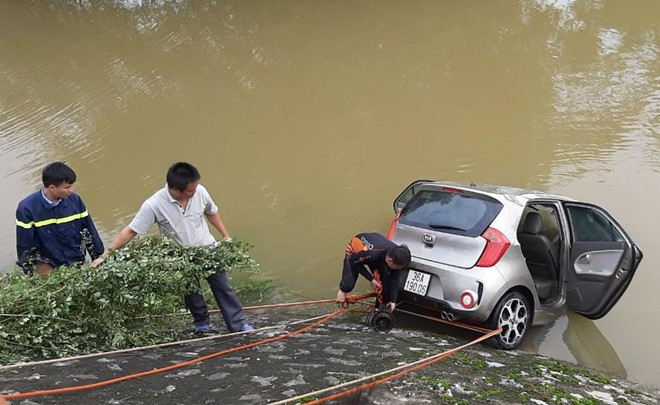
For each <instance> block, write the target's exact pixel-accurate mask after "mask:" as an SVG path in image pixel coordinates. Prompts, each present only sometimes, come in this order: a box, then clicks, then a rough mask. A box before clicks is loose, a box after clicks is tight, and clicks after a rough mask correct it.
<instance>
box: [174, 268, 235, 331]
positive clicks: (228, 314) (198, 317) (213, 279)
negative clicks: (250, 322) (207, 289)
mask: <svg viewBox="0 0 660 405" xmlns="http://www.w3.org/2000/svg"><path fill="white" fill-rule="evenodd" d="M206 281H208V282H209V285H210V286H211V292H212V293H213V296H214V297H215V302H216V303H217V304H218V308H220V312H221V313H222V317H223V318H224V320H225V323H226V324H227V329H229V331H230V332H237V331H239V330H240V329H241V327H242V326H243V325H245V323H246V322H245V316H244V315H243V310H242V308H241V304H240V303H239V302H238V297H236V293H235V292H234V289H233V288H231V287H230V286H229V280H227V273H226V272H225V271H224V270H218V271H216V272H215V274H213V275H212V276H209V277H208V278H207V279H206ZM184 301H185V303H186V307H188V309H189V310H190V313H191V314H192V316H193V320H194V322H195V325H198V324H201V323H208V321H209V311H208V307H207V306H206V301H204V297H203V296H202V294H200V293H192V294H188V295H186V296H185V298H184Z"/></svg>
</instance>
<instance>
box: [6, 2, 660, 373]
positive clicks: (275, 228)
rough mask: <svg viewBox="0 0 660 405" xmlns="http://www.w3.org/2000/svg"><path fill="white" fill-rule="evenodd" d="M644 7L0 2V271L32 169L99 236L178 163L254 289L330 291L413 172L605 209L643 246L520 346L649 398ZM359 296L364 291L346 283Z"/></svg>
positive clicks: (651, 179) (656, 217) (651, 101)
mask: <svg viewBox="0 0 660 405" xmlns="http://www.w3.org/2000/svg"><path fill="white" fill-rule="evenodd" d="M659 128H660V2H657V1H655V0H646V1H644V0H640V1H635V2H629V1H623V0H620V1H596V0H585V1H579V2H578V1H572V0H554V1H553V0H525V1H513V0H507V1H504V0H502V1H444V0H441V1H417V2H399V1H366V0H365V1H360V2H354V1H332V2H316V1H299V0H290V1H278V2H274V1H270V0H261V1H172V2H165V1H151V2H148V1H129V0H126V1H91V0H87V1H65V0H60V1H55V0H53V1H50V2H48V1H19V0H14V1H11V0H8V1H2V2H0V170H1V171H2V175H1V176H0V190H2V192H1V193H0V202H2V207H4V208H3V209H2V213H1V214H0V268H3V269H8V268H10V267H11V266H12V263H13V262H14V261H15V259H16V253H15V248H14V246H15V224H14V210H15V207H16V204H17V203H18V202H19V201H20V200H21V199H22V198H23V197H24V196H26V195H27V194H28V193H30V192H32V191H34V190H37V189H38V188H39V184H40V171H41V169H42V168H43V166H44V165H46V164H47V163H49V162H51V161H55V160H64V161H66V162H68V163H69V164H70V165H71V166H72V167H73V168H74V169H75V170H76V172H77V174H78V181H77V182H76V191H77V192H78V193H79V194H81V196H82V197H83V199H84V201H85V203H86V205H87V207H88V209H89V212H90V213H91V215H92V217H93V218H94V221H95V222H96V224H97V227H98V228H99V230H100V232H101V233H102V236H103V238H104V240H105V241H106V242H108V241H109V240H110V238H111V237H112V235H114V233H115V232H117V231H118V230H119V229H121V228H122V227H123V226H125V225H126V224H127V223H128V222H129V221H130V219H131V218H132V216H133V215H134V213H135V212H136V210H137V208H138V207H139V206H140V204H141V203H142V201H144V200H145V199H146V198H147V197H148V196H150V195H151V194H152V193H153V192H155V191H156V190H157V189H159V188H161V187H162V186H163V185H164V183H165V172H166V170H167V167H168V166H169V165H170V164H171V163H173V162H175V161H181V160H183V161H190V162H192V163H193V164H195V165H196V166H197V167H198V168H199V169H200V171H201V174H202V183H203V184H204V185H205V186H206V187H207V188H208V189H209V191H210V193H211V195H212V196H213V197H214V198H215V200H216V202H217V204H218V205H219V206H220V209H221V215H222V217H223V219H224V221H225V224H226V225H227V227H228V229H229V231H230V233H231V234H232V235H233V236H234V237H236V238H240V239H244V240H247V241H250V242H252V243H253V244H254V245H255V246H256V247H255V249H254V251H253V254H254V256H255V258H256V259H257V260H258V261H259V262H260V263H261V266H262V267H261V269H262V272H263V274H264V275H265V276H266V277H270V278H273V279H275V280H277V282H278V283H280V284H281V285H283V286H284V287H286V288H288V289H290V290H292V291H295V292H297V293H299V294H300V295H302V296H307V297H310V298H321V297H332V296H334V294H335V292H336V285H337V283H338V279H339V274H340V268H341V259H342V256H343V250H344V247H345V244H346V243H347V241H348V239H349V238H350V237H351V236H352V235H354V234H355V233H358V232H361V231H370V230H375V231H381V232H386V230H387V227H388V224H389V221H390V219H391V217H392V215H393V211H392V206H391V203H392V200H393V198H394V197H395V196H396V195H397V194H398V193H399V192H400V191H401V190H402V189H403V187H405V186H406V185H407V184H408V183H410V182H411V181H412V180H414V179H417V178H428V179H446V180H457V181H465V182H477V183H491V184H504V185H511V186H518V187H526V188H534V189H539V190H543V191H549V192H553V193H560V194H566V195H569V196H571V197H574V198H576V199H580V200H587V201H590V202H594V203H596V204H598V205H601V206H602V207H604V208H606V209H607V210H608V211H609V212H610V213H611V214H612V215H613V216H614V217H615V218H617V220H618V221H619V222H620V223H621V224H622V225H623V227H624V228H625V229H626V231H627V232H628V233H629V234H630V235H631V236H632V238H633V239H634V240H635V242H636V243H637V244H638V245H639V246H640V247H641V249H642V250H643V251H644V253H645V258H644V261H643V262H642V264H641V266H640V268H639V269H638V272H637V274H636V276H635V278H634V280H633V282H632V284H631V285H630V287H629V289H628V291H627V292H626V294H625V295H624V296H623V298H622V299H621V300H620V301H619V303H618V304H617V306H616V307H615V308H614V309H613V310H612V311H611V312H610V313H609V314H608V315H607V316H606V317H605V318H603V319H601V320H598V321H595V322H593V321H589V320H586V319H585V318H582V317H580V316H574V315H566V316H562V317H560V318H559V319H557V321H556V322H554V323H553V324H551V325H548V326H547V327H538V328H533V329H532V333H531V335H530V336H529V338H528V340H527V341H526V342H525V345H524V347H523V349H524V350H528V351H533V352H538V353H542V354H545V355H548V356H552V357H555V358H559V359H564V360H569V361H573V362H576V363H579V364H582V365H586V366H590V367H594V368H597V369H600V370H606V371H609V372H612V373H614V374H616V375H619V376H621V377H627V378H630V379H632V380H635V381H638V382H642V383H646V384H651V385H655V386H658V385H660V354H659V353H660V351H659V350H658V346H657V337H656V336H657V335H658V334H659V333H660V326H659V325H660V323H659V322H658V319H659V317H658V306H659V305H660V298H659V294H658V293H657V291H658V290H657V288H658V287H657V286H658V285H660V272H658V271H657V269H658V267H659V265H660V257H659V256H658V253H657V250H656V243H657V239H658V227H659V225H660V213H658V211H657V210H658V206H659V205H660V187H658V184H660V154H659V153H658V152H659V149H660V133H659V131H660V130H659ZM360 285H361V287H362V288H364V287H365V286H366V284H364V283H362V284H360Z"/></svg>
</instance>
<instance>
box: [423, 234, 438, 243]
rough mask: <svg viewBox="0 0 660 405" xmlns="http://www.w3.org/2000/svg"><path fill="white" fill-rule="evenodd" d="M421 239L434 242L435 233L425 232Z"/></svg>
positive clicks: (425, 241)
mask: <svg viewBox="0 0 660 405" xmlns="http://www.w3.org/2000/svg"><path fill="white" fill-rule="evenodd" d="M422 241H423V242H424V243H427V244H429V245H431V244H433V242H435V235H431V234H430V233H425V234H424V236H422Z"/></svg>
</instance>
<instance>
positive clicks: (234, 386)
mask: <svg viewBox="0 0 660 405" xmlns="http://www.w3.org/2000/svg"><path fill="white" fill-rule="evenodd" d="M334 309H335V308H334V307H333V306H330V305H326V306H323V307H314V308H304V309H287V310H284V311H282V310H278V311H273V310H267V311H260V312H258V313H253V314H251V322H253V323H254V325H255V327H263V326H269V325H275V324H278V323H282V322H286V321H292V320H296V319H304V318H308V317H311V316H314V315H321V314H323V313H327V312H331V311H333V310H334ZM363 321H364V314H346V315H341V316H340V317H337V318H334V319H332V320H330V321H328V322H327V323H326V324H323V325H321V326H319V327H316V328H313V329H311V330H310V331H308V332H306V333H303V334H300V335H297V336H293V337H290V338H287V339H284V340H280V341H276V342H272V343H268V344H265V345H262V346H258V347H254V348H251V349H247V350H243V351H239V352H236V353H232V354H228V355H225V356H221V357H217V358H213V359H209V360H206V361H203V362H200V363H196V364H193V365H190V366H187V367H184V368H180V369H176V370H172V371H169V372H165V373H161V374H157V375H152V376H146V377H143V378H139V379H134V380H129V381H125V382H121V383H117V384H113V385H110V386H107V387H102V388H95V389H90V390H85V391H79V392H74V393H67V394H59V395H48V396H39V397H34V398H30V399H26V400H14V401H13V402H12V404H15V403H23V404H71V403H76V404H127V405H128V404H144V403H159V404H160V403H162V404H165V403H167V404H264V403H269V402H273V401H278V400H281V399H284V398H290V397H295V396H298V395H301V394H304V393H308V392H311V391H314V390H318V389H322V388H325V387H329V386H333V385H336V384H340V383H343V382H347V381H350V380H354V379H357V378H360V377H364V376H367V375H370V374H375V373H378V372H380V371H383V370H387V369H391V368H395V367H397V366H399V365H401V364H403V363H409V362H414V361H417V360H419V359H422V358H424V357H427V356H430V355H433V354H436V353H439V352H441V351H444V350H447V349H450V348H452V347H455V346H458V345H460V344H463V343H466V342H467V341H469V339H470V336H471V338H476V337H478V336H479V334H478V333H474V334H472V333H469V334H467V335H466V334H457V335H453V334H446V331H447V330H446V329H443V334H437V333H433V332H430V331H428V330H416V329H415V327H414V324H415V321H414V320H411V319H408V320H407V322H404V324H405V325H406V328H401V327H397V328H395V329H393V330H392V332H390V333H387V334H381V333H376V332H373V331H372V330H371V329H370V328H369V327H368V326H366V325H365V324H364V322H363ZM218 324H221V323H220V322H218ZM301 326H303V325H296V326H291V327H288V328H286V329H279V330H275V329H273V330H268V331H263V332H257V333H254V334H249V335H241V336H233V337H225V338H220V339H213V340H203V341H197V342H190V343H185V344H181V345H176V346H170V347H164V348H156V349H149V350H140V351H136V352H130V353H124V354H115V355H102V356H98V357H93V358H87V359H80V360H71V361H65V362H57V363H52V364H48V365H38V366H26V367H20V368H14V369H9V370H3V371H1V372H0V387H1V388H0V389H2V392H3V393H4V394H7V393H12V392H26V391H34V390H40V389H50V388H61V387H68V386H72V385H82V384H90V383H95V382H99V381H103V380H107V379H111V378H116V377H119V376H122V375H126V374H131V373H137V372H141V371H145V370H150V369H154V368H158V367H164V366H168V365H171V364H175V363H179V362H182V361H187V360H191V359H193V358H197V357H199V356H204V355H208V354H210V353H213V352H217V351H220V350H224V349H228V348H231V347H236V346H240V345H243V344H247V343H251V342H255V341H257V340H260V339H264V338H268V337H272V336H276V335H278V334H281V333H283V332H284V331H285V330H287V331H291V330H295V329H297V328H300V327H301ZM456 336H458V337H456ZM466 337H467V338H466ZM553 398H554V399H553ZM561 398H567V401H570V400H574V401H580V400H582V401H584V402H575V403H584V404H589V403H624V402H623V401H628V402H629V403H641V404H646V403H649V404H651V403H660V400H658V398H660V395H659V394H658V392H657V390H653V389H650V388H646V387H642V386H639V385H637V384H634V383H631V382H628V381H625V380H618V379H616V378H613V377H611V376H607V375H603V374H602V373H597V372H595V371H591V370H586V369H580V368H578V367H576V366H574V365H570V364H567V363H562V362H557V361H554V360H551V359H548V358H545V357H542V356H536V355H530V354H525V353H521V352H517V351H514V352H503V351H497V350H494V349H491V348H489V347H487V346H485V345H482V344H479V345H476V346H473V347H471V348H469V349H467V350H466V351H464V352H462V353H460V354H458V355H455V356H452V357H450V358H448V359H446V360H443V361H441V362H439V363H436V364H434V365H432V366H430V367H427V368H425V369H422V370H420V371H418V372H415V373H411V374H409V375H407V376H405V377H402V378H400V379H397V380H394V381H392V382H389V383H387V384H384V385H382V386H379V387H377V388H374V389H371V390H369V391H368V392H365V393H362V394H357V396H356V395H352V396H351V397H348V398H344V399H342V400H340V401H338V403H360V404H362V403H365V404H366V403H373V404H377V403H381V404H385V403H387V404H390V403H405V402H411V403H465V404H468V403H470V404H471V403H507V404H508V403H543V402H544V403H559V402H561ZM588 400H592V401H594V402H587V401H588ZM535 401H541V402H535ZM557 401H559V402H557ZM567 403H571V402H567Z"/></svg>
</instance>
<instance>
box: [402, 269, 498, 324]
mask: <svg viewBox="0 0 660 405" xmlns="http://www.w3.org/2000/svg"><path fill="white" fill-rule="evenodd" d="M410 268H411V269H412V270H416V271H421V272H423V273H427V274H430V275H431V280H430V282H429V286H428V290H427V292H426V295H424V296H422V295H418V294H414V293H411V292H408V291H405V290H404V289H403V288H404V285H405V282H406V278H407V277H408V273H409V271H408V270H403V271H402V273H401V275H400V284H399V296H400V297H401V299H402V300H405V301H411V302H415V303H418V304H422V305H427V306H430V307H433V308H437V309H441V310H447V311H451V312H453V313H454V315H455V316H457V317H458V318H462V319H467V320H472V321H475V322H479V323H484V322H486V320H488V317H489V316H490V313H491V311H492V310H493V307H494V305H495V304H496V303H497V300H498V298H499V294H501V293H502V291H505V290H506V282H505V280H504V278H503V277H502V275H501V274H500V272H499V271H498V270H497V268H496V267H489V268H481V267H473V268H470V269H463V268H458V267H453V266H448V265H443V264H439V263H435V262H431V261H428V260H424V259H420V258H417V257H415V258H413V262H412V263H411V265H410ZM466 291H469V292H471V293H473V294H474V295H476V299H475V303H474V306H473V307H471V308H465V307H463V306H462V305H461V303H460V298H461V294H463V293H464V292H466Z"/></svg>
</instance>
